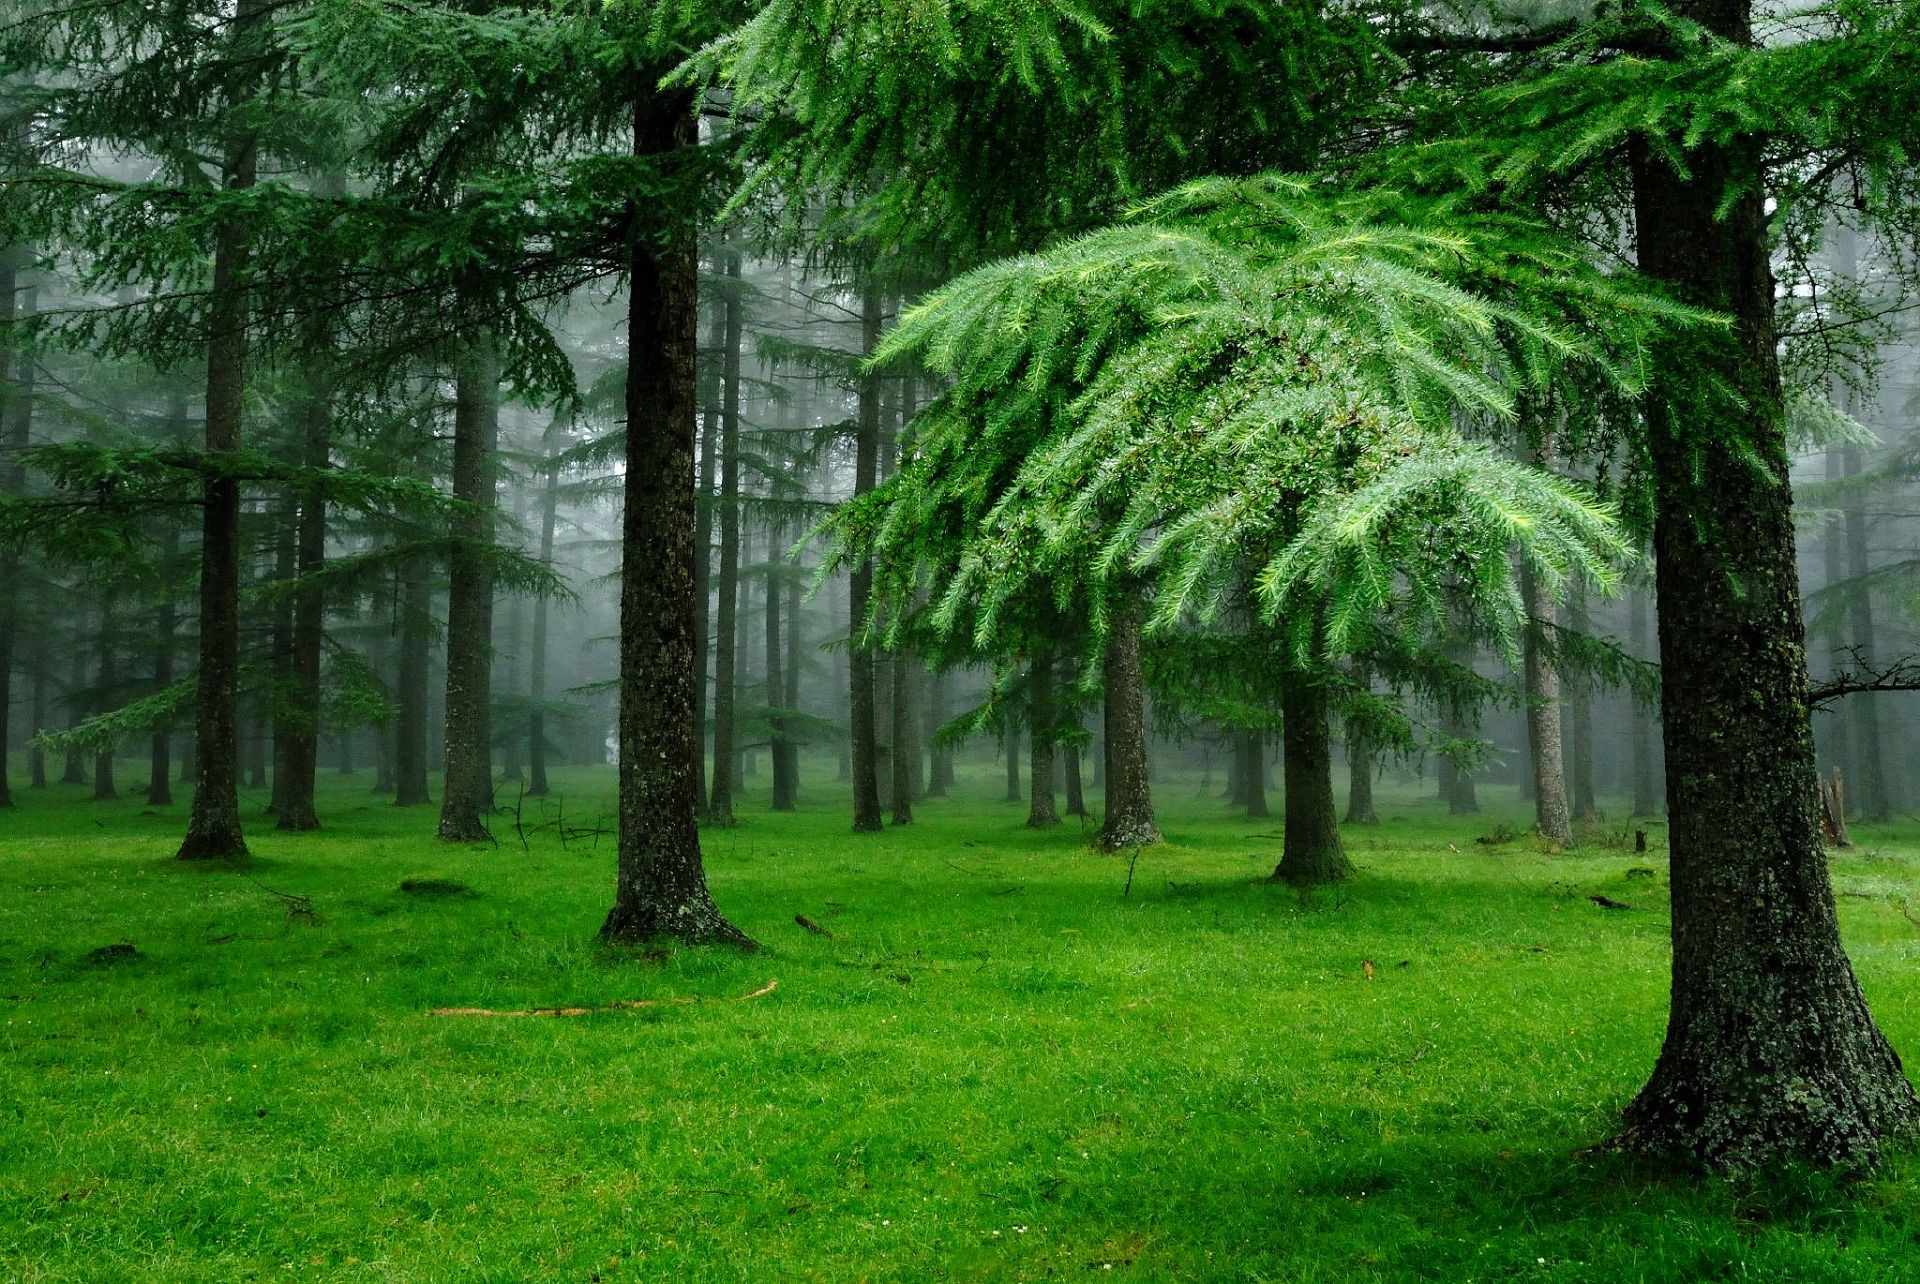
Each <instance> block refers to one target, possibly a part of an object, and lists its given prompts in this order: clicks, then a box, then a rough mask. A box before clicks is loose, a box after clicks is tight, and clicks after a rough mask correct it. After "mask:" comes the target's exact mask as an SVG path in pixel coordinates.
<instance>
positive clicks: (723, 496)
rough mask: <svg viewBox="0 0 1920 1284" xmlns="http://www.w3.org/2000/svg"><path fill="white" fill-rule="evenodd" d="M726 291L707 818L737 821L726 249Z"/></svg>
mask: <svg viewBox="0 0 1920 1284" xmlns="http://www.w3.org/2000/svg"><path fill="white" fill-rule="evenodd" d="M726 276H727V293H726V295H725V296H724V297H723V298H722V299H721V306H722V308H723V309H724V310H725V314H726V315H725V322H726V324H725V329H724V332H723V337H722V343H723V344H724V347H723V348H722V350H721V361H722V364H723V367H724V375H723V378H724V381H725V382H724V384H723V386H722V393H721V395H722V397H723V401H722V403H721V407H720V467H721V476H720V499H719V504H720V574H719V576H718V578H717V580H716V582H715V588H716V589H717V590H718V592H719V604H720V610H719V619H718V620H717V621H716V624H717V628H716V630H715V633H714V640H713V658H714V665H713V784H712V792H711V794H710V795H709V798H708V802H707V819H708V820H710V821H712V822H713V823H714V824H716V825H731V824H732V823H733V782H734V773H735V771H737V770H738V769H739V760H738V753H737V746H736V745H735V743H734V740H735V736H734V712H735V709H736V707H737V700H738V698H739V690H738V683H739V675H738V672H737V669H736V666H737V664H738V662H739V645H738V644H739V637H738V632H739V627H740V467H741V460H740V344H741V342H742V339H743V337H744V334H743V331H744V323H745V319H744V318H743V316H742V315H741V310H740V255H739V254H738V253H737V252H735V251H733V250H729V251H727V256H726Z"/></svg>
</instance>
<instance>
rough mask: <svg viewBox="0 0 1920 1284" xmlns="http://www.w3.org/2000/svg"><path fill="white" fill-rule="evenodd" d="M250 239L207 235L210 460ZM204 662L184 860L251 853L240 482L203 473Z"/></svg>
mask: <svg viewBox="0 0 1920 1284" xmlns="http://www.w3.org/2000/svg"><path fill="white" fill-rule="evenodd" d="M265 19H266V0H239V7H238V9H237V11H236V14H235V20H234V25H233V29H232V30H233V39H234V41H235V43H236V44H246V43H249V42H250V41H251V39H252V31H253V30H254V29H255V28H256V27H257V24H259V23H260V22H262V21H264V20H265ZM254 174H255V155H254V144H253V140H252V139H251V138H246V139H242V140H240V141H239V142H238V143H237V144H236V146H235V147H234V148H233V150H232V152H231V154H230V155H229V156H228V157H227V164H226V175H227V187H228V189H229V190H232V191H240V190H243V189H246V188H250V187H252V186H253V183H254ZM251 256H252V254H251V238H250V236H249V233H248V230H247V226H246V223H245V220H243V219H241V218H238V217H235V218H230V219H228V220H227V221H226V222H224V223H223V224H222V225H221V226H220V227H219V228H218V229H217V230H216V231H215V232H214V236H213V293H212V296H211V304H210V307H209V309H208V314H207V323H208V330H209V336H208V340H207V383H206V450H207V454H208V455H210V456H213V457H214V458H216V459H219V458H222V457H226V456H230V455H232V454H233V453H234V452H235V451H238V450H239V449H240V447H241V443H242V437H243V432H242V429H243V421H244V416H245V412H246V391H247V326H248V316H249V313H250V312H251V305H250V300H249V298H248V281H247V278H248V275H249V271H250V266H251V265H250V262H249V260H250V259H251ZM201 503H202V516H201V526H200V666H199V689H198V693H197V696H196V700H195V705H194V733H193V740H194V749H193V763H194V784H193V807H192V810H191V812H190V813H189V814H188V817H187V833H186V837H185V839H184V840H183V841H182V842H181V844H180V851H179V857H180V859H182V860H223V859H228V858H232V857H240V856H245V855H246V854H247V841H246V838H245V837H244V835H243V834H242V833H241V830H240V743H239V730H238V725H237V712H236V706H237V704H238V703H239V698H240V483H239V482H238V481H237V480H236V479H235V478H234V477H232V476H231V475H228V474H226V473H224V472H222V473H209V474H207V478H206V481H205V483H204V484H203V487H202V492H201Z"/></svg>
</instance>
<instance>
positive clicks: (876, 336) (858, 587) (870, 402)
mask: <svg viewBox="0 0 1920 1284" xmlns="http://www.w3.org/2000/svg"><path fill="white" fill-rule="evenodd" d="M880 322H881V302H880V293H879V291H878V290H876V289H875V288H873V287H872V286H868V287H867V289H866V292H865V293H864V294H863V295H862V297H861V301H860V339H861V343H860V350H861V351H862V352H863V353H871V352H872V351H873V350H874V348H876V347H877V346H878V345H879V343H880ZM879 467H880V384H879V379H878V377H877V376H874V375H867V376H865V377H863V378H862V379H861V381H860V407H859V420H858V429H857V434H856V438H855V460H854V475H853V489H854V492H855V493H856V494H862V495H864V494H865V493H866V492H868V491H870V490H872V489H873V487H874V484H875V482H876V481H877V480H878V472H879ZM851 580H852V583H851V591H850V592H849V594H848V607H847V612H848V616H849V621H850V623H849V628H850V629H851V634H852V636H854V637H856V638H857V636H858V634H859V633H860V631H861V629H863V628H864V627H865V626H866V622H867V599H868V597H869V596H870V595H871V594H872V592H873V567H872V566H871V565H870V564H867V563H862V564H861V565H859V566H856V567H854V568H853V573H852V576H851ZM847 670H848V675H847V676H848V683H849V686H850V700H849V704H848V718H849V722H850V724H851V725H850V728H849V734H850V738H851V745H852V751H853V764H852V765H853V829H854V832H855V833H863V834H864V833H877V832H878V831H879V830H880V827H881V816H880V778H879V743H878V741H879V728H878V726H877V724H876V723H875V721H874V707H873V706H874V689H873V687H874V681H873V677H874V673H873V651H872V650H871V649H870V648H868V647H865V646H861V645H858V644H857V642H856V643H854V644H852V645H850V646H849V647H848V651H847Z"/></svg>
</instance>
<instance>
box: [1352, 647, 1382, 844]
mask: <svg viewBox="0 0 1920 1284" xmlns="http://www.w3.org/2000/svg"><path fill="white" fill-rule="evenodd" d="M1353 680H1354V681H1355V682H1356V683H1358V684H1359V685H1360V686H1361V687H1362V688H1364V689H1366V690H1368V691H1371V690H1372V689H1373V671H1372V669H1370V668H1369V667H1368V666H1367V663H1366V661H1364V660H1355V661H1354V662H1353ZM1346 823H1347V824H1349V825H1377V824H1379V823H1380V815H1379V813H1378V812H1376V811H1375V810H1374V808H1373V746H1372V745H1371V744H1369V743H1368V741H1367V730H1366V728H1365V727H1364V726H1362V725H1361V724H1360V723H1358V722H1355V721H1353V720H1351V719H1350V720H1349V721H1348V722H1347V819H1346Z"/></svg>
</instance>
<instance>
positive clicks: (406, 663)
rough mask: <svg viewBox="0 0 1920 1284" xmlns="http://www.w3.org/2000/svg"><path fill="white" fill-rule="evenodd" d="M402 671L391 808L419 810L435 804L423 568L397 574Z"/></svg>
mask: <svg viewBox="0 0 1920 1284" xmlns="http://www.w3.org/2000/svg"><path fill="white" fill-rule="evenodd" d="M400 584H401V588H400V669H399V674H398V677H397V679H396V681H395V683H394V685H395V687H396V688H397V690H396V692H395V694H396V695H397V696H398V700H397V703H398V704H399V706H400V711H399V716H398V717H397V718H395V720H394V734H393V763H394V770H393V805H394V806H396V807H422V806H425V805H427V804H428V803H431V802H432V801H433V798H432V797H431V795H430V794H429V793H428V791H427V740H428V736H427V722H428V712H429V711H428V708H427V705H428V700H429V694H428V689H429V681H428V671H429V669H430V667H431V666H430V663H429V661H430V660H431V647H432V644H433V634H432V631H431V628H432V625H431V619H430V616H431V613H432V610H433V590H432V587H431V586H430V585H429V584H428V583H427V567H426V563H425V562H423V561H421V560H420V559H419V558H415V559H413V560H412V561H410V562H409V563H408V564H407V566H406V568H405V569H404V570H403V571H401V573H400Z"/></svg>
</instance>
